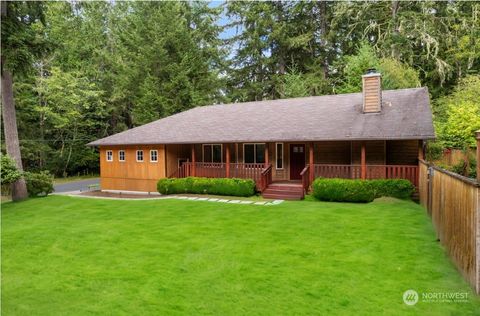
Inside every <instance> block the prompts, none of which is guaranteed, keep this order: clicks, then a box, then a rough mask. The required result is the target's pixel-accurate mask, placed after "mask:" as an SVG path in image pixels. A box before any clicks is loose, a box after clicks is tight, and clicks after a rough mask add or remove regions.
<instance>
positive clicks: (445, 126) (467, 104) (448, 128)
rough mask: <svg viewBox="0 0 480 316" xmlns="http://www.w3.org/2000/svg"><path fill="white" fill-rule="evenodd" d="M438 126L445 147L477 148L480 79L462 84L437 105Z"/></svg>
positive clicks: (479, 116)
mask: <svg viewBox="0 0 480 316" xmlns="http://www.w3.org/2000/svg"><path fill="white" fill-rule="evenodd" d="M434 115H435V126H436V130H437V133H438V139H439V141H440V142H441V143H442V145H443V146H444V147H448V148H460V149H466V148H468V147H475V146H476V141H475V137H474V132H475V131H477V130H479V129H480V76H467V77H465V78H464V79H462V80H460V82H459V84H458V85H457V86H456V87H455V90H454V91H453V93H451V94H450V95H448V96H445V97H442V98H440V99H439V100H436V102H435V103H434Z"/></svg>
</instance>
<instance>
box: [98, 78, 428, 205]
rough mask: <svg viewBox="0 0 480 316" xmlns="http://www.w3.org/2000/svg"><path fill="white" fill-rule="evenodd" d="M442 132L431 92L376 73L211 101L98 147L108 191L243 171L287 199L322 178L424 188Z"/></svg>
mask: <svg viewBox="0 0 480 316" xmlns="http://www.w3.org/2000/svg"><path fill="white" fill-rule="evenodd" d="M434 137H435V135H434V129H433V122H432V113H431V109H430V104H429V95H428V91H427V89H426V88H413V89H400V90H388V91H382V90H381V75H380V74H378V73H375V72H373V73H372V72H371V73H368V74H366V75H364V76H363V93H351V94H339V95H328V96H317V97H303V98H293V99H283V100H268V101H256V102H246V103H235V104H220V105H211V106H201V107H196V108H193V109H191V110H188V111H185V112H182V113H178V114H175V115H172V116H169V117H166V118H163V119H160V120H157V121H154V122H151V123H148V124H145V125H142V126H139V127H136V128H132V129H130V130H127V131H124V132H121V133H118V134H115V135H112V136H109V137H106V138H102V139H99V140H97V141H94V142H92V143H90V144H89V145H90V146H97V147H98V148H99V151H100V176H101V184H100V185H101V189H102V190H120V191H145V192H155V191H156V183H157V181H158V179H160V178H164V177H186V176H205V177H237V178H252V179H255V181H256V182H257V187H258V189H259V190H260V191H262V192H263V193H264V195H265V196H267V197H276V198H278V197H288V196H285V195H288V192H283V191H285V190H282V188H280V187H278V185H277V184H276V183H288V184H290V187H291V188H293V187H295V184H297V186H298V187H303V189H306V188H308V186H309V184H310V183H311V182H312V181H313V179H314V178H316V177H339V178H361V179H372V178H405V179H408V180H410V181H411V182H412V183H413V184H415V185H417V181H418V159H419V158H421V157H422V155H423V144H424V141H425V140H428V139H432V138H434ZM272 182H273V184H272ZM275 185H277V186H275ZM287 191H288V190H287ZM301 191H302V194H303V190H301ZM292 194H293V193H292Z"/></svg>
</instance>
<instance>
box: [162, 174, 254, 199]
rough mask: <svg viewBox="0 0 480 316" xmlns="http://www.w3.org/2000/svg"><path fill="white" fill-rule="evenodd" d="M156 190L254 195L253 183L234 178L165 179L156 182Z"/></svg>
mask: <svg viewBox="0 0 480 316" xmlns="http://www.w3.org/2000/svg"><path fill="white" fill-rule="evenodd" d="M157 190H158V192H160V193H161V194H181V193H194V194H213V195H231V196H252V195H254V194H255V181H253V180H251V179H236V178H196V177H187V178H165V179H160V180H159V181H158V183H157Z"/></svg>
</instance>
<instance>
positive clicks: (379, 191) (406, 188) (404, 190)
mask: <svg viewBox="0 0 480 316" xmlns="http://www.w3.org/2000/svg"><path fill="white" fill-rule="evenodd" d="M360 181H361V180H360ZM366 182H367V183H369V185H370V186H371V187H372V189H373V190H374V192H375V198H379V197H382V196H390V197H394V198H397V199H408V198H410V197H411V195H412V193H413V191H414V190H415V187H414V186H413V184H412V183H411V182H410V181H408V180H405V179H379V180H367V181H366Z"/></svg>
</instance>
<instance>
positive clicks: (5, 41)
mask: <svg viewBox="0 0 480 316" xmlns="http://www.w3.org/2000/svg"><path fill="white" fill-rule="evenodd" d="M4 6H5V7H4ZM44 7H45V3H43V2H41V1H38V2H28V1H9V2H6V3H2V12H3V10H4V9H5V10H6V15H5V16H3V14H2V21H1V23H2V26H1V29H2V36H1V37H2V50H1V51H2V67H4V68H6V69H8V70H10V71H12V72H13V73H16V74H25V73H27V72H28V71H29V69H30V68H31V65H32V64H33V63H34V62H35V60H36V58H38V57H39V56H41V55H42V54H43V53H44V52H45V51H46V50H47V49H48V43H47V39H46V38H45V37H44V36H43V34H42V28H41V24H45V15H44ZM2 71H3V68H2Z"/></svg>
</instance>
